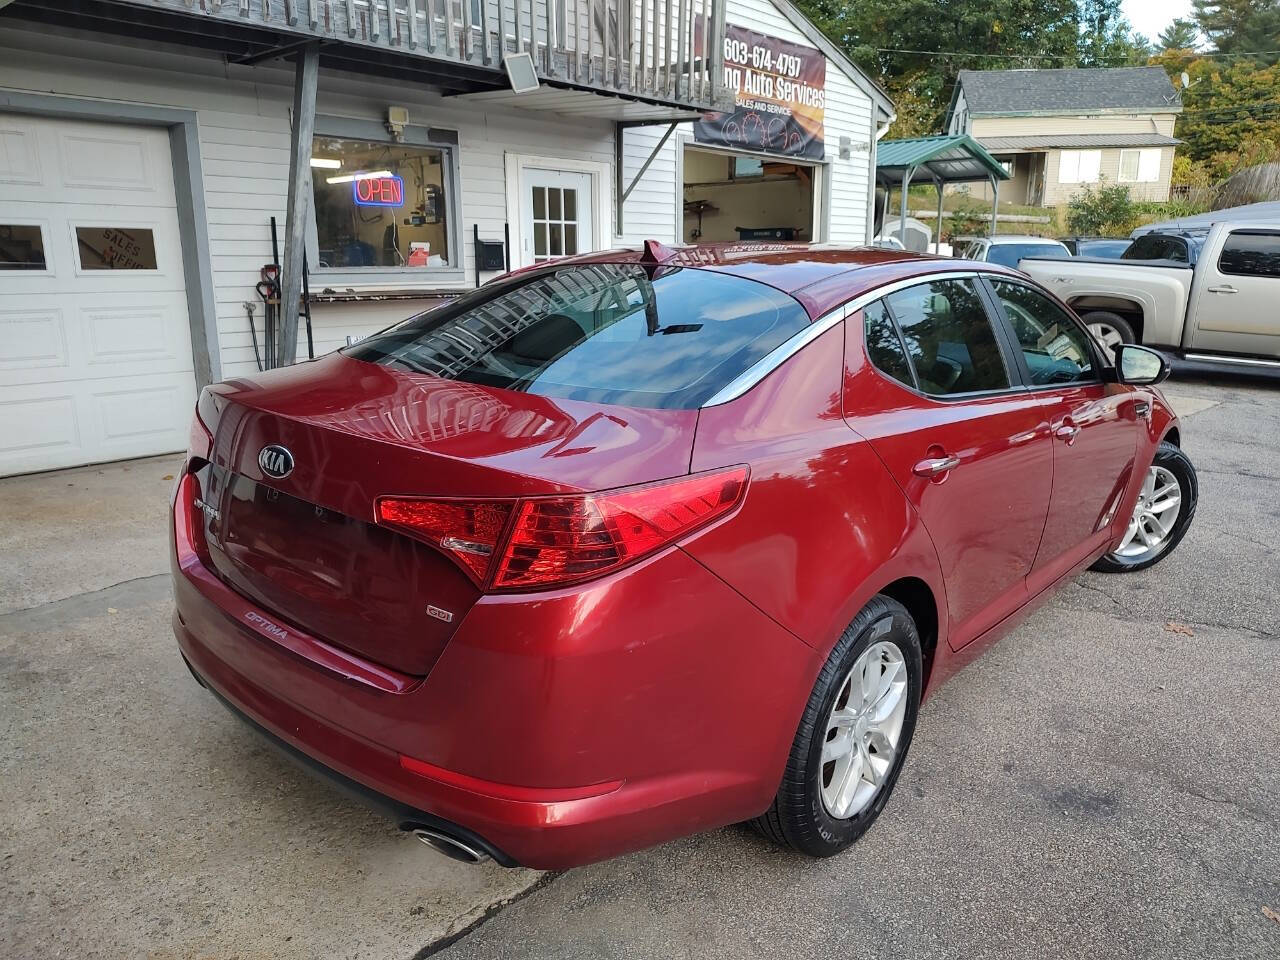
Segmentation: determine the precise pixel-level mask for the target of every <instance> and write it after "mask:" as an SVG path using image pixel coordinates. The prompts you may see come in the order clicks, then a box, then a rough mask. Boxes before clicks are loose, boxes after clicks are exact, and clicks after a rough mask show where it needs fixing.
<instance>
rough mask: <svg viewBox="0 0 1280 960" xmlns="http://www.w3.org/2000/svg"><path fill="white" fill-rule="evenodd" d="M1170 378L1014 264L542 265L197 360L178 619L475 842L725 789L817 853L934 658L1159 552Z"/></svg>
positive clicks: (885, 773)
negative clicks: (1063, 586)
mask: <svg viewBox="0 0 1280 960" xmlns="http://www.w3.org/2000/svg"><path fill="white" fill-rule="evenodd" d="M1166 372H1167V368H1166V366H1165V363H1164V361H1163V359H1162V358H1161V357H1160V355H1159V354H1157V353H1155V352H1153V351H1149V350H1146V349H1145V348H1142V347H1135V346H1129V347H1125V348H1124V349H1123V350H1121V351H1120V352H1119V354H1118V361H1117V363H1116V365H1111V364H1110V363H1108V361H1107V360H1106V358H1104V356H1103V355H1102V352H1101V351H1100V349H1099V348H1098V346H1097V344H1096V343H1095V342H1094V341H1093V339H1092V338H1091V337H1090V336H1089V335H1088V333H1087V331H1086V330H1085V329H1084V327H1083V326H1082V325H1081V324H1080V323H1079V321H1078V320H1077V318H1076V317H1075V316H1074V315H1072V313H1071V312H1070V311H1069V310H1068V309H1067V308H1066V307H1064V306H1063V305H1062V304H1061V303H1059V302H1058V301H1057V300H1056V299H1054V297H1052V296H1051V295H1050V294H1048V293H1047V292H1046V291H1045V290H1044V289H1043V288H1042V287H1040V286H1038V285H1037V284H1036V283H1034V282H1033V281H1031V280H1029V279H1028V278H1026V277H1025V276H1023V275H1021V274H1018V273H1016V272H1014V271H1012V270H1009V269H1005V268H1001V267H997V266H989V265H985V264H972V263H963V264H961V263H956V262H955V261H944V260H941V259H938V258H927V257H919V256H914V255H911V254H906V253H895V252H893V251H889V250H869V249H860V250H834V249H830V248H814V249H805V248H801V249H791V250H785V251H778V250H776V249H775V250H773V251H772V252H771V251H769V250H768V249H767V248H763V247H762V248H761V249H760V250H759V251H755V252H753V251H750V250H744V249H743V247H742V245H733V246H731V247H717V246H708V247H699V248H685V249H681V250H677V251H673V250H669V249H666V248H664V247H661V246H660V245H658V244H655V243H652V242H650V243H649V244H646V247H645V249H644V251H643V252H639V251H631V252H628V251H611V252H609V253H603V254H596V255H590V256H584V257H578V258H572V259H567V260H559V261H553V262H550V263H546V264H541V265H539V266H537V267H534V268H530V269H526V270H523V271H520V272H517V273H514V274H511V275H509V276H507V277H505V278H502V279H500V280H498V281H494V282H491V283H489V284H486V285H485V286H483V287H481V288H479V289H477V290H475V291H472V292H469V293H467V294H465V295H463V296H461V297H459V298H458V299H457V300H455V301H452V302H450V303H448V304H445V305H442V306H439V307H437V308H435V309H433V310H431V311H429V312H427V313H424V314H420V315H418V316H416V317H413V318H411V319H409V320H406V321H404V322H403V323H400V324H398V325H396V326H393V327H391V328H389V329H387V330H385V331H383V332H382V333H379V334H376V335H374V336H371V337H369V338H367V339H365V340H363V341H361V342H359V343H357V344H355V345H353V346H349V347H345V348H343V349H341V350H338V351H336V352H334V353H331V354H329V355H327V356H325V357H322V358H320V359H318V360H315V361H312V362H309V363H302V364H299V365H297V366H293V367H289V368H285V369H280V370H275V371H270V372H267V373H263V374H255V375H253V376H251V377H239V378H237V379H235V380H232V381H229V382H226V383H220V384H215V385H213V386H210V387H206V388H205V389H204V390H203V391H202V392H201V394H200V398H199V401H198V405H197V408H196V417H195V419H194V421H193V423H192V428H191V449H190V451H189V453H188V458H187V461H186V465H185V467H184V469H183V470H182V476H181V479H180V483H179V485H178V488H177V491H176V494H175V499H174V503H173V516H172V520H173V523H172V534H173V555H172V559H173V563H174V589H175V595H176V607H177V610H176V615H175V618H174V629H175V632H176V634H177V638H178V643H179V646H180V648H181V652H182V655H183V657H184V658H185V660H186V662H187V664H188V665H189V667H190V669H191V671H192V673H193V674H194V675H195V677H196V679H197V680H198V681H199V682H200V683H201V684H202V685H204V686H205V687H207V688H208V689H209V690H210V691H211V692H213V693H214V694H215V695H216V696H217V697H218V698H219V699H221V700H222V701H223V702H224V703H225V704H226V705H227V706H229V707H230V708H231V709H232V710H233V711H234V712H235V713H237V714H239V715H240V716H241V717H243V718H244V719H247V720H248V721H249V722H250V723H251V724H252V725H253V726H255V727H256V728H257V729H258V730H259V731H261V732H262V733H263V734H264V735H265V736H267V737H268V738H270V739H272V740H274V741H276V742H277V743H278V744H280V745H282V746H283V747H284V748H285V749H287V750H289V751H292V752H293V753H294V754H295V755H297V756H298V757H299V758H301V759H303V760H304V761H305V762H307V763H309V764H311V765H312V766H314V767H316V768H317V769H320V770H322V771H325V772H326V773H327V774H328V775H329V776H330V777H332V778H333V779H334V780H336V781H337V782H339V783H340V784H342V785H344V786H346V787H348V788H350V789H352V790H355V791H357V792H359V793H361V794H363V795H364V796H366V798H367V799H369V800H370V801H371V802H372V803H374V804H375V805H380V806H381V807H383V808H384V809H385V810H387V811H388V812H389V813H390V815H391V816H392V817H394V819H395V822H396V823H398V824H399V825H400V826H401V827H402V829H405V830H412V831H414V832H416V833H417V834H418V835H419V837H420V838H422V839H423V840H424V841H426V842H428V843H430V844H431V845H432V846H434V847H435V848H436V849H438V850H441V851H442V852H445V853H447V854H448V855H450V856H454V857H456V858H458V859H462V860H467V861H476V860H479V859H482V858H485V857H491V858H493V859H494V860H496V861H497V862H499V863H502V864H506V865H514V864H525V865H528V866H532V867H539V868H547V869H558V868H564V867H569V866H572V865H575V864H582V863H586V862H589V861H593V860H598V859H601V858H604V857H609V856H612V855H615V854H620V853H623V852H625V851H628V850H634V849H637V848H640V847H644V846H646V845H649V844H654V843H659V842H661V841H664V840H668V839H670V838H673V837H676V836H679V835H682V834H687V833H690V832H693V831H697V830H706V829H710V828H713V827H717V826H721V825H724V824H729V823H734V822H737V821H743V820H750V821H752V822H753V823H754V824H755V825H756V827H757V828H758V829H759V830H760V831H761V832H762V833H764V834H765V835H766V836H768V837H771V838H772V839H774V840H776V841H778V842H779V843H781V844H783V845H784V846H788V847H791V848H794V849H795V850H798V851H802V852H803V853H806V854H809V855H813V856H827V855H830V854H834V853H836V852H838V851H840V850H841V849H843V848H845V847H846V846H848V845H849V844H850V843H852V842H853V841H854V840H855V839H857V837H858V836H859V835H860V834H862V833H863V832H864V831H865V830H866V829H867V827H868V826H869V825H870V824H871V823H872V822H873V821H874V820H875V818H876V817H877V816H878V815H879V813H880V811H881V810H882V809H883V808H884V806H885V804H886V802H887V801H888V799H889V796H890V794H891V792H892V791H893V789H894V784H895V783H896V781H897V779H898V776H899V774H900V773H901V771H902V765H903V761H904V759H905V758H906V756H907V751H908V748H909V747H910V744H911V740H912V736H913V734H914V731H915V727H916V720H917V711H918V708H919V706H920V704H921V702H922V701H923V700H924V699H925V698H927V697H928V696H929V695H931V694H932V693H933V692H934V691H936V690H937V689H938V687H939V685H940V684H941V683H942V682H943V681H944V680H945V678H946V677H948V676H949V675H951V674H952V673H954V672H955V671H956V670H958V669H959V668H960V666H961V665H962V664H964V663H966V662H968V661H970V660H971V659H972V658H973V656H974V655H975V654H976V653H977V652H978V651H980V650H981V649H983V648H984V647H985V646H986V645H987V644H989V643H991V642H992V641H993V640H995V639H996V638H997V637H998V636H1000V635H1001V634H1002V633H1004V632H1005V631H1007V630H1008V629H1009V628H1010V627H1011V626H1012V625H1013V624H1015V623H1016V622H1017V621H1018V619H1019V618H1020V617H1021V616H1022V615H1024V614H1025V613H1026V612H1027V611H1028V610H1029V609H1030V605H1031V604H1032V603H1033V602H1034V601H1035V600H1036V599H1037V598H1039V597H1040V596H1041V595H1043V594H1044V593H1046V591H1049V590H1051V589H1052V588H1053V587H1055V586H1056V585H1057V584H1060V583H1061V582H1063V580H1064V579H1065V578H1067V577H1069V576H1070V575H1071V574H1073V573H1075V572H1077V571H1079V570H1081V569H1083V568H1085V567H1087V566H1091V565H1092V566H1093V568H1094V569H1100V570H1108V571H1128V570H1138V569H1142V568H1145V567H1149V566H1150V565H1152V564H1154V563H1157V562H1158V561H1160V560H1161V559H1162V558H1163V557H1165V556H1168V554H1169V553H1170V551H1172V550H1173V549H1174V548H1175V547H1176V546H1177V545H1178V542H1179V540H1180V539H1181V538H1182V536H1183V534H1184V533H1185V532H1186V530H1187V526H1188V524H1189V523H1190V522H1191V519H1192V516H1193V515H1194V513H1195V507H1196V495H1197V487H1196V476H1195V471H1194V469H1193V467H1192V465H1191V463H1190V461H1189V460H1188V459H1187V457H1186V456H1185V455H1184V454H1183V453H1182V452H1181V450H1180V449H1179V443H1180V427H1179V424H1178V421H1177V419H1176V418H1175V416H1174V414H1173V412H1172V411H1171V410H1170V408H1169V405H1168V404H1167V403H1166V401H1165V399H1164V397H1163V396H1162V395H1161V393H1160V391H1159V390H1158V389H1157V388H1156V386H1155V384H1156V383H1157V382H1158V381H1160V380H1161V379H1162V378H1163V377H1164V376H1165V374H1166ZM1082 642H1083V641H1082Z"/></svg>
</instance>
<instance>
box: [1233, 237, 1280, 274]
mask: <svg viewBox="0 0 1280 960" xmlns="http://www.w3.org/2000/svg"><path fill="white" fill-rule="evenodd" d="M1218 271H1219V272H1220V273H1229V274H1232V275H1235V276H1241V277H1280V233H1265V232H1262V231H1256V230H1237V231H1234V232H1233V233H1230V234H1228V235H1227V242H1226V243H1225V244H1223V246H1222V253H1221V254H1219V255H1218Z"/></svg>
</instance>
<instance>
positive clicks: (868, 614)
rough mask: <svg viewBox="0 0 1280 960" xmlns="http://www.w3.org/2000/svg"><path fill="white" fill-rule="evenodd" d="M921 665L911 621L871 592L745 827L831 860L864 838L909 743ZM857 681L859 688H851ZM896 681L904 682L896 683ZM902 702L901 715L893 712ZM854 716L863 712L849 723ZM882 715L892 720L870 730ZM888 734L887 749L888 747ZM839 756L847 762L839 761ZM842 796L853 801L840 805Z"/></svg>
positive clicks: (904, 611) (888, 600)
mask: <svg viewBox="0 0 1280 960" xmlns="http://www.w3.org/2000/svg"><path fill="white" fill-rule="evenodd" d="M863 666H865V667H866V668H867V669H866V670H865V671H864V670H862V669H861V668H862V667H863ZM855 668H858V669H857V670H856V671H855ZM872 670H875V671H876V673H875V674H874V675H873V674H872V672H871V671H872ZM921 670H922V668H921V650H920V634H919V632H918V631H917V629H916V624H915V621H914V620H913V619H912V618H911V615H910V614H909V613H908V612H907V609H906V608H905V607H904V606H903V605H902V604H900V603H898V602H897V601H896V600H894V599H892V598H890V597H886V596H883V595H877V596H876V597H874V598H873V599H872V600H871V602H870V603H868V604H867V606H866V607H864V608H863V609H862V611H861V612H860V613H859V614H858V615H857V616H856V617H854V619H853V622H852V623H850V624H849V626H848V627H847V628H846V629H845V631H844V633H843V634H841V636H840V639H839V641H838V642H837V643H836V645H835V649H834V650H832V651H831V655H830V656H829V657H828V658H827V661H826V663H825V664H823V667H822V670H821V671H820V672H819V674H818V679H817V681H816V682H815V683H814V688H813V692H812V693H811V694H810V696H809V701H808V703H807V704H806V705H805V709H804V715H803V716H802V717H801V719H800V726H799V728H798V729H797V730H796V735H795V740H794V741H793V742H792V746H791V753H790V755H789V756H788V758H787V766H786V770H785V771H784V772H783V775H782V783H781V784H780V785H779V787H778V793H777V795H776V796H775V797H774V800H773V804H772V805H771V806H770V807H769V810H768V811H767V812H766V813H765V814H764V815H763V816H761V817H757V818H756V819H755V820H754V821H752V826H754V827H755V829H756V830H757V831H759V832H760V833H761V834H763V835H764V836H765V837H767V838H769V839H771V840H773V841H775V842H776V843H779V844H781V845H783V846H787V847H790V848H792V849H794V850H798V851H800V852H801V853H805V854H808V855H809V856H811V857H829V856H832V855H833V854H836V853H839V852H840V851H841V850H843V849H845V848H846V847H848V846H849V845H850V844H852V843H853V842H854V841H855V840H857V839H858V837H860V836H862V834H863V833H865V832H866V831H867V828H868V827H870V826H871V824H872V823H873V822H875V819H876V817H877V816H879V815H880V811H881V810H883V809H884V806H885V804H886V803H887V802H888V800H889V795H890V794H891V793H892V792H893V787H894V784H895V783H897V780H898V775H899V773H901V771H902V764H903V762H904V761H905V760H906V756H907V749H908V748H909V747H910V746H911V738H912V736H913V734H914V733H915V726H916V715H917V713H918V711H919V707H920V693H921V690H922V673H921ZM899 672H900V673H901V677H900V681H899V679H897V678H898V675H899ZM854 681H857V682H858V683H859V685H860V686H858V687H855V686H854ZM867 682H875V683H876V684H877V686H876V687H874V688H873V690H872V694H871V695H870V696H869V697H861V699H859V698H860V696H861V690H862V689H863V687H862V686H861V685H863V684H865V683H867ZM899 682H901V686H900V687H896V685H897V684H899ZM881 684H882V685H883V692H882V693H880V692H879V691H880V690H881V686H880V685H881ZM895 689H896V690H897V694H896V696H897V697H898V698H899V699H894V700H893V701H892V704H893V706H892V711H890V710H889V705H890V699H891V698H892V697H893V696H894V695H895V694H894V690H895ZM877 696H879V697H880V699H879V700H877V699H876V697H877ZM868 704H870V705H869V706H868ZM877 704H879V707H877ZM899 708H900V710H901V714H900V717H895V716H894V714H896V713H897V711H898V710H899ZM858 712H860V713H861V716H860V718H859V719H857V720H851V719H850V717H851V715H852V714H854V713H858ZM882 714H883V715H884V717H886V718H887V719H888V720H890V721H893V722H890V723H888V725H887V726H884V727H883V728H882V729H881V728H879V727H877V728H876V730H872V729H871V727H872V726H873V725H874V723H875V722H876V721H877V718H878V717H880V716H881V715H882ZM833 724H834V726H833ZM895 725H896V739H893V737H892V733H893V730H894V728H895ZM846 735H847V737H848V739H847V741H846V740H845V739H844V738H845V737H846ZM891 740H892V747H893V749H892V750H891V751H890V750H888V749H886V747H887V745H888V744H889V742H890V741H891ZM855 741H856V742H855ZM846 742H847V743H848V744H849V745H850V746H851V750H850V752H849V753H848V754H846V755H844V756H841V757H840V758H838V759H827V752H828V751H830V752H831V753H835V752H836V750H838V749H840V748H841V746H842V745H844V744H845V743H846ZM858 743H863V746H862V747H861V748H860V747H859V746H858ZM846 757H847V765H845V766H841V765H842V763H845V762H846ZM855 764H856V765H857V766H856V769H855V766H854V765H855ZM837 772H839V773H841V774H843V775H844V777H843V779H842V781H841V783H840V785H837V784H836V783H835V777H836V774H837ZM864 794H865V795H864ZM846 797H847V798H848V799H849V801H850V803H849V805H848V807H841V803H842V801H843V800H844V799H845V798H846ZM859 802H860V803H859ZM855 806H856V808H855ZM833 808H834V810H833ZM842 814H843V815H842Z"/></svg>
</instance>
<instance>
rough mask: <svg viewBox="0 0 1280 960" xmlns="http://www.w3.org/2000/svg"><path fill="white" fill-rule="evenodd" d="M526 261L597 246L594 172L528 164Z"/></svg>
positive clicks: (524, 176)
mask: <svg viewBox="0 0 1280 960" xmlns="http://www.w3.org/2000/svg"><path fill="white" fill-rule="evenodd" d="M520 179H521V181H522V182H523V187H522V189H523V190H524V197H523V198H522V199H523V203H522V207H523V209H524V218H523V219H524V224H523V227H522V230H521V237H520V243H521V247H522V248H523V258H522V261H523V262H524V263H541V262H542V261H544V260H550V259H552V258H553V257H567V256H572V255H573V254H575V253H586V252H588V251H591V250H594V249H595V244H594V238H593V237H592V235H591V233H592V231H591V225H592V223H593V222H594V211H593V210H592V209H591V197H592V191H591V175H590V174H588V173H567V172H565V171H562V170H535V169H528V168H526V169H525V170H524V171H523V172H522V175H521V178H520Z"/></svg>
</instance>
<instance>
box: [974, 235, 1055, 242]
mask: <svg viewBox="0 0 1280 960" xmlns="http://www.w3.org/2000/svg"><path fill="white" fill-rule="evenodd" d="M986 239H988V240H990V241H991V242H992V243H995V244H1001V243H1061V242H1062V241H1061V240H1058V239H1057V238H1056V237H1036V236H1033V235H1031V234H1029V233H1025V234H1023V233H1001V234H998V235H996V236H994V237H987V238H986Z"/></svg>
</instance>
